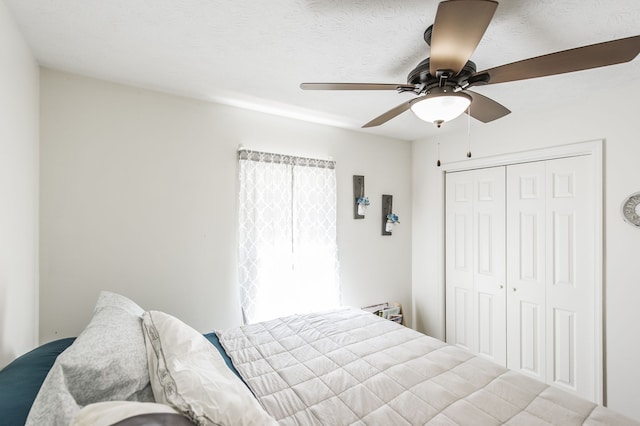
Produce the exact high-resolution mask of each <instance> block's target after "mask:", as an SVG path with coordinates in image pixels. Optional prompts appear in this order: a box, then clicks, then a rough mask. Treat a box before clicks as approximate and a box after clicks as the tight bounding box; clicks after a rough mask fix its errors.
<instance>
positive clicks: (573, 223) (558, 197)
mask: <svg viewBox="0 0 640 426" xmlns="http://www.w3.org/2000/svg"><path fill="white" fill-rule="evenodd" d="M592 170H593V166H592V158H591V156H582V157H573V158H565V159H558V160H552V161H548V162H547V231H546V234H547V247H548V249H547V253H546V255H547V336H548V338H547V359H548V360H549V362H548V364H547V378H548V379H547V382H548V383H553V384H555V385H556V386H559V387H562V388H564V389H567V390H570V391H574V392H576V393H577V394H579V395H581V396H583V397H585V398H588V399H590V400H592V401H596V399H597V393H596V386H597V385H596V370H597V368H596V356H595V355H596V353H595V351H596V347H597V345H596V330H597V327H596V315H595V311H596V306H595V304H596V292H595V286H596V283H595V235H594V234H595V233H594V232H593V229H594V227H595V208H594V207H595V200H594V190H593V188H594V187H595V178H594V176H593V172H592Z"/></svg>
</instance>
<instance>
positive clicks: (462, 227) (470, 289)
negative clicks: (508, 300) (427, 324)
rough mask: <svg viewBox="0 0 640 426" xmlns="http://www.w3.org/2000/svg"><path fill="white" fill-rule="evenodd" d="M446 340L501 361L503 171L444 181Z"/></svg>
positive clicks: (477, 172)
mask: <svg viewBox="0 0 640 426" xmlns="http://www.w3.org/2000/svg"><path fill="white" fill-rule="evenodd" d="M446 208H447V216H446V233H447V246H446V259H447V265H446V275H447V283H446V300H447V306H446V316H447V319H446V324H447V325H446V327H447V329H446V332H447V341H448V342H449V343H452V344H455V345H457V346H461V347H464V348H466V349H469V350H470V351H471V352H473V353H476V354H478V355H480V356H482V357H484V358H487V359H490V360H492V361H495V362H497V363H499V364H502V365H506V343H505V342H506V326H505V319H506V318H505V315H506V314H505V297H504V283H505V239H504V238H505V234H504V232H505V216H504V210H505V169H504V167H494V168H488V169H479V170H473V171H468V172H460V173H449V174H447V180H446Z"/></svg>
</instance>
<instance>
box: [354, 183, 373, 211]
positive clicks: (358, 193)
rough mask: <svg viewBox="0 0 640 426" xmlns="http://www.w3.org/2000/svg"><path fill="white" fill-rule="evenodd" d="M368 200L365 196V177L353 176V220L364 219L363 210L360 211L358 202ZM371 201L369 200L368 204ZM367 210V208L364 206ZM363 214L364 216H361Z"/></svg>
mask: <svg viewBox="0 0 640 426" xmlns="http://www.w3.org/2000/svg"><path fill="white" fill-rule="evenodd" d="M364 198H366V197H365V195H364V176H359V175H353V218H354V219H364V211H363V208H362V207H361V208H360V211H358V206H359V203H358V200H359V199H364ZM368 202H369V200H368V199H367V204H368ZM364 209H366V206H364ZM361 213H362V214H361Z"/></svg>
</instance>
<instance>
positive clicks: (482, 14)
mask: <svg viewBox="0 0 640 426" xmlns="http://www.w3.org/2000/svg"><path fill="white" fill-rule="evenodd" d="M497 7H498V2H497V1H491V0H449V1H443V2H441V3H440V5H439V6H438V12H437V13H436V19H435V20H434V22H433V32H432V34H431V54H430V56H431V58H430V63H429V73H430V74H431V75H432V76H434V77H435V76H436V72H437V71H438V70H451V71H453V73H454V75H455V74H457V73H458V72H460V70H461V69H462V68H463V67H464V65H465V64H466V63H467V61H468V60H469V58H470V57H471V55H472V54H473V52H474V51H475V50H476V47H478V43H480V40H481V39H482V36H483V35H484V32H485V31H486V30H487V27H488V26H489V23H490V22H491V18H493V14H494V13H495V11H496V8H497Z"/></svg>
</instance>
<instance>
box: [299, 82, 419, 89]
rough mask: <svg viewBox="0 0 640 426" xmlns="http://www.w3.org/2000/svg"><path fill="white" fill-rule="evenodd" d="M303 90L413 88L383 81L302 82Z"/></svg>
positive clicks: (410, 85) (413, 87)
mask: <svg viewBox="0 0 640 426" xmlns="http://www.w3.org/2000/svg"><path fill="white" fill-rule="evenodd" d="M300 88H301V89H303V90H398V89H408V90H413V89H415V86H414V85H413V84H405V83H403V84H385V83H380V84H378V83H302V84H300Z"/></svg>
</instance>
